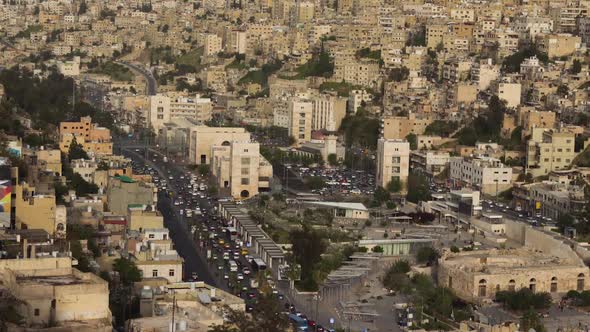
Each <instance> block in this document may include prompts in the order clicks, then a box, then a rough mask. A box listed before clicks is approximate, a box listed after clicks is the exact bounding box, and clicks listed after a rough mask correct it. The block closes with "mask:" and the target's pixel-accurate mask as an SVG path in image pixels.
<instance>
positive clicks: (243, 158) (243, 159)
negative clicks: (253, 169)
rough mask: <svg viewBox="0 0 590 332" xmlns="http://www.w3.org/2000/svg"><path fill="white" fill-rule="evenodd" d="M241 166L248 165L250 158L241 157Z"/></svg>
mask: <svg viewBox="0 0 590 332" xmlns="http://www.w3.org/2000/svg"><path fill="white" fill-rule="evenodd" d="M242 165H250V157H242Z"/></svg>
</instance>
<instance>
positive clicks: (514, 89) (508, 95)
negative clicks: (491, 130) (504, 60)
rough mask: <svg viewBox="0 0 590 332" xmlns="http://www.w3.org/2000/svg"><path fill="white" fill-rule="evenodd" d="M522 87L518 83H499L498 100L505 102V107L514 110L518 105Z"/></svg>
mask: <svg viewBox="0 0 590 332" xmlns="http://www.w3.org/2000/svg"><path fill="white" fill-rule="evenodd" d="M521 94H522V87H521V85H520V83H514V82H500V83H498V98H500V100H504V101H505V102H506V106H507V107H510V108H516V107H518V106H519V105H520V99H521Z"/></svg>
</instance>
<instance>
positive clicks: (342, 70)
mask: <svg viewBox="0 0 590 332" xmlns="http://www.w3.org/2000/svg"><path fill="white" fill-rule="evenodd" d="M379 77H380V75H379V63H378V62H377V61H373V60H349V59H345V60H340V59H338V58H337V59H336V61H335V64H334V76H333V77H332V79H333V80H334V81H335V82H342V81H344V82H346V83H350V84H352V85H360V86H364V87H375V86H377V85H378V83H379V81H380V80H379Z"/></svg>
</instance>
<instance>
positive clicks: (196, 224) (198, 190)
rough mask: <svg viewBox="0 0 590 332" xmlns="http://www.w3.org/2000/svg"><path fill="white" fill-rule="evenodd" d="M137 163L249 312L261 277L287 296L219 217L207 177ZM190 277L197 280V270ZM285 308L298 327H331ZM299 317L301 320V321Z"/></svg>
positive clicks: (210, 263)
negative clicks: (170, 199)
mask: <svg viewBox="0 0 590 332" xmlns="http://www.w3.org/2000/svg"><path fill="white" fill-rule="evenodd" d="M154 158H157V157H154ZM136 166H138V167H137V168H136V169H137V171H138V173H143V174H150V175H152V179H153V181H154V183H155V184H156V185H157V186H158V188H159V189H160V190H163V191H165V192H166V193H168V195H170V197H173V201H174V203H173V207H174V208H175V209H176V210H177V211H178V214H180V215H181V216H183V217H184V221H185V222H186V224H187V225H188V226H189V229H192V231H193V234H196V235H198V236H196V240H195V241H196V242H197V245H198V246H200V247H201V252H203V253H206V256H207V261H208V263H209V270H210V271H216V272H217V274H218V277H219V279H221V280H220V281H221V282H225V283H226V284H227V285H228V288H229V290H230V291H232V292H233V293H234V294H236V295H237V296H240V297H242V298H243V299H244V300H245V302H246V311H248V312H251V311H252V310H253V309H254V307H255V306H256V304H257V302H258V297H259V295H260V293H259V290H258V288H259V286H260V285H259V282H260V281H262V280H264V282H266V283H267V284H268V286H270V289H271V292H272V294H274V295H275V296H277V298H278V299H279V301H283V302H284V301H285V300H286V299H285V298H284V296H283V295H282V294H280V293H279V292H278V289H277V287H276V285H275V283H274V281H273V279H272V277H271V276H270V274H268V273H264V271H265V270H266V264H265V263H264V261H262V260H261V259H260V258H256V257H253V256H252V255H250V251H249V248H248V247H249V246H248V244H247V243H244V241H242V239H240V237H239V236H238V234H237V231H236V230H235V228H233V227H232V225H231V223H230V222H229V221H228V220H224V219H223V218H221V217H220V216H219V215H218V213H217V208H216V207H215V206H212V204H213V203H214V202H215V201H216V199H215V198H213V197H210V196H209V195H208V193H207V184H206V178H201V177H199V176H197V175H195V174H192V173H190V172H186V171H185V172H183V174H178V172H174V171H171V170H170V169H168V170H165V171H166V172H167V177H166V178H160V177H159V176H158V173H157V172H156V170H154V169H152V168H151V167H149V166H146V165H143V164H142V165H139V164H137V165H136ZM173 188H174V189H175V191H174V192H172V189H173ZM259 271H261V272H263V273H262V278H261V277H260V276H257V273H258V272H259ZM189 278H190V279H192V280H199V276H198V275H197V273H196V272H193V273H192V274H191V275H190V276H189ZM285 309H286V312H284V313H283V314H286V315H289V320H290V321H291V323H292V324H293V325H294V327H295V328H296V329H297V330H299V331H306V330H307V331H319V332H325V331H334V330H333V329H327V328H324V327H322V326H321V325H319V324H316V322H314V321H313V320H308V319H307V318H306V317H305V315H303V314H301V313H300V312H297V311H296V309H295V307H294V306H293V305H292V304H289V303H285ZM293 317H299V320H298V321H295V320H294V319H293ZM302 320H303V322H304V323H301V322H302Z"/></svg>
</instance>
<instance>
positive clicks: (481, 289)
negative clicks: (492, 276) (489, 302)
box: [477, 279, 488, 297]
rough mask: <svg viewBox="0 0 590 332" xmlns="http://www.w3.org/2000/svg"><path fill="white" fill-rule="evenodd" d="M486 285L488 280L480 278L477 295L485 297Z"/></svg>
mask: <svg viewBox="0 0 590 332" xmlns="http://www.w3.org/2000/svg"><path fill="white" fill-rule="evenodd" d="M487 285H488V282H487V281H486V280H485V279H481V280H480V281H479V289H478V291H477V295H478V296H479V297H485V296H486V290H487Z"/></svg>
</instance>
